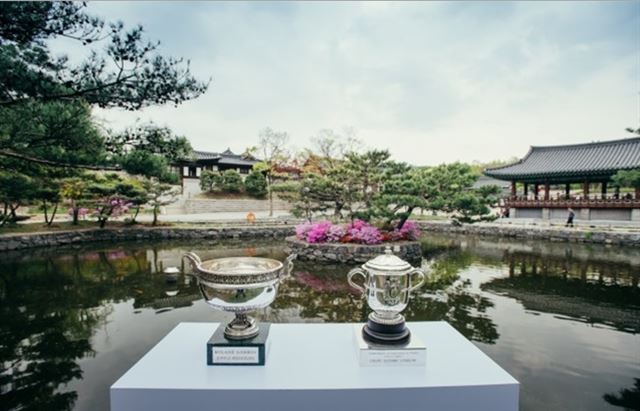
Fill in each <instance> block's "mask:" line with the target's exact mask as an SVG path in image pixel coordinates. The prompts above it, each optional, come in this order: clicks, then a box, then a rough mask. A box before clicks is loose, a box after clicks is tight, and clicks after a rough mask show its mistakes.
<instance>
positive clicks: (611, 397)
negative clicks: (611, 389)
mask: <svg viewBox="0 0 640 411" xmlns="http://www.w3.org/2000/svg"><path fill="white" fill-rule="evenodd" d="M634 380H635V383H634V385H633V388H623V389H621V390H620V391H619V392H618V393H616V394H605V395H603V396H602V397H603V398H604V400H605V401H606V402H607V403H609V404H611V405H614V406H616V407H622V408H624V409H625V410H629V411H632V410H640V378H634Z"/></svg>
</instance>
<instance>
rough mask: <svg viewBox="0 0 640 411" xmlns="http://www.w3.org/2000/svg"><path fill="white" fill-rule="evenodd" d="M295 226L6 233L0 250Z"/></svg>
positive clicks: (268, 231)
mask: <svg viewBox="0 0 640 411" xmlns="http://www.w3.org/2000/svg"><path fill="white" fill-rule="evenodd" d="M293 232H294V228H293V226H265V227H250V226H245V227H242V226H239V227H215V228H178V227H175V228H171V227H155V228H154V227H148V228H145V227H127V228H108V227H107V228H103V229H99V228H96V229H86V230H75V231H60V232H50V233H31V234H5V235H2V236H0V251H8V250H19V249H27V248H32V247H55V246H61V245H67V244H84V243H90V242H103V241H108V242H121V241H131V240H138V241H143V240H188V239H227V238H236V239H245V238H246V239H267V238H284V237H286V236H289V235H291V234H293Z"/></svg>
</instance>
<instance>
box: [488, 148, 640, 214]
mask: <svg viewBox="0 0 640 411" xmlns="http://www.w3.org/2000/svg"><path fill="white" fill-rule="evenodd" d="M632 169H640V137H636V138H626V139H622V140H612V141H603V142H596V143H587V144H571V145H562V146H541V147H531V148H530V149H529V152H528V153H527V155H525V156H524V158H523V159H522V160H520V161H518V162H517V163H515V164H510V165H507V166H504V167H498V168H492V169H487V170H485V171H484V174H485V175H487V176H489V177H493V178H496V179H499V180H505V181H509V182H511V193H510V195H509V196H507V198H505V199H504V204H503V206H504V207H505V208H506V209H507V210H509V216H510V217H512V218H541V219H566V218H567V215H568V211H567V209H568V208H572V209H573V210H574V211H575V213H576V219H577V220H618V221H620V220H622V221H625V220H626V221H640V189H637V188H636V189H635V191H634V190H633V189H630V188H624V187H623V188H622V190H621V189H620V187H613V189H611V188H612V187H611V177H612V176H613V175H614V174H616V173H617V172H618V171H619V170H632Z"/></svg>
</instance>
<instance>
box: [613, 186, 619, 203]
mask: <svg viewBox="0 0 640 411" xmlns="http://www.w3.org/2000/svg"><path fill="white" fill-rule="evenodd" d="M614 198H615V199H616V200H618V199H619V198H620V186H616V191H615V194H614Z"/></svg>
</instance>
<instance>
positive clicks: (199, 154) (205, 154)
mask: <svg viewBox="0 0 640 411" xmlns="http://www.w3.org/2000/svg"><path fill="white" fill-rule="evenodd" d="M193 155H194V156H195V158H196V160H216V159H219V158H220V153H212V152H210V151H199V150H193Z"/></svg>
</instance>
